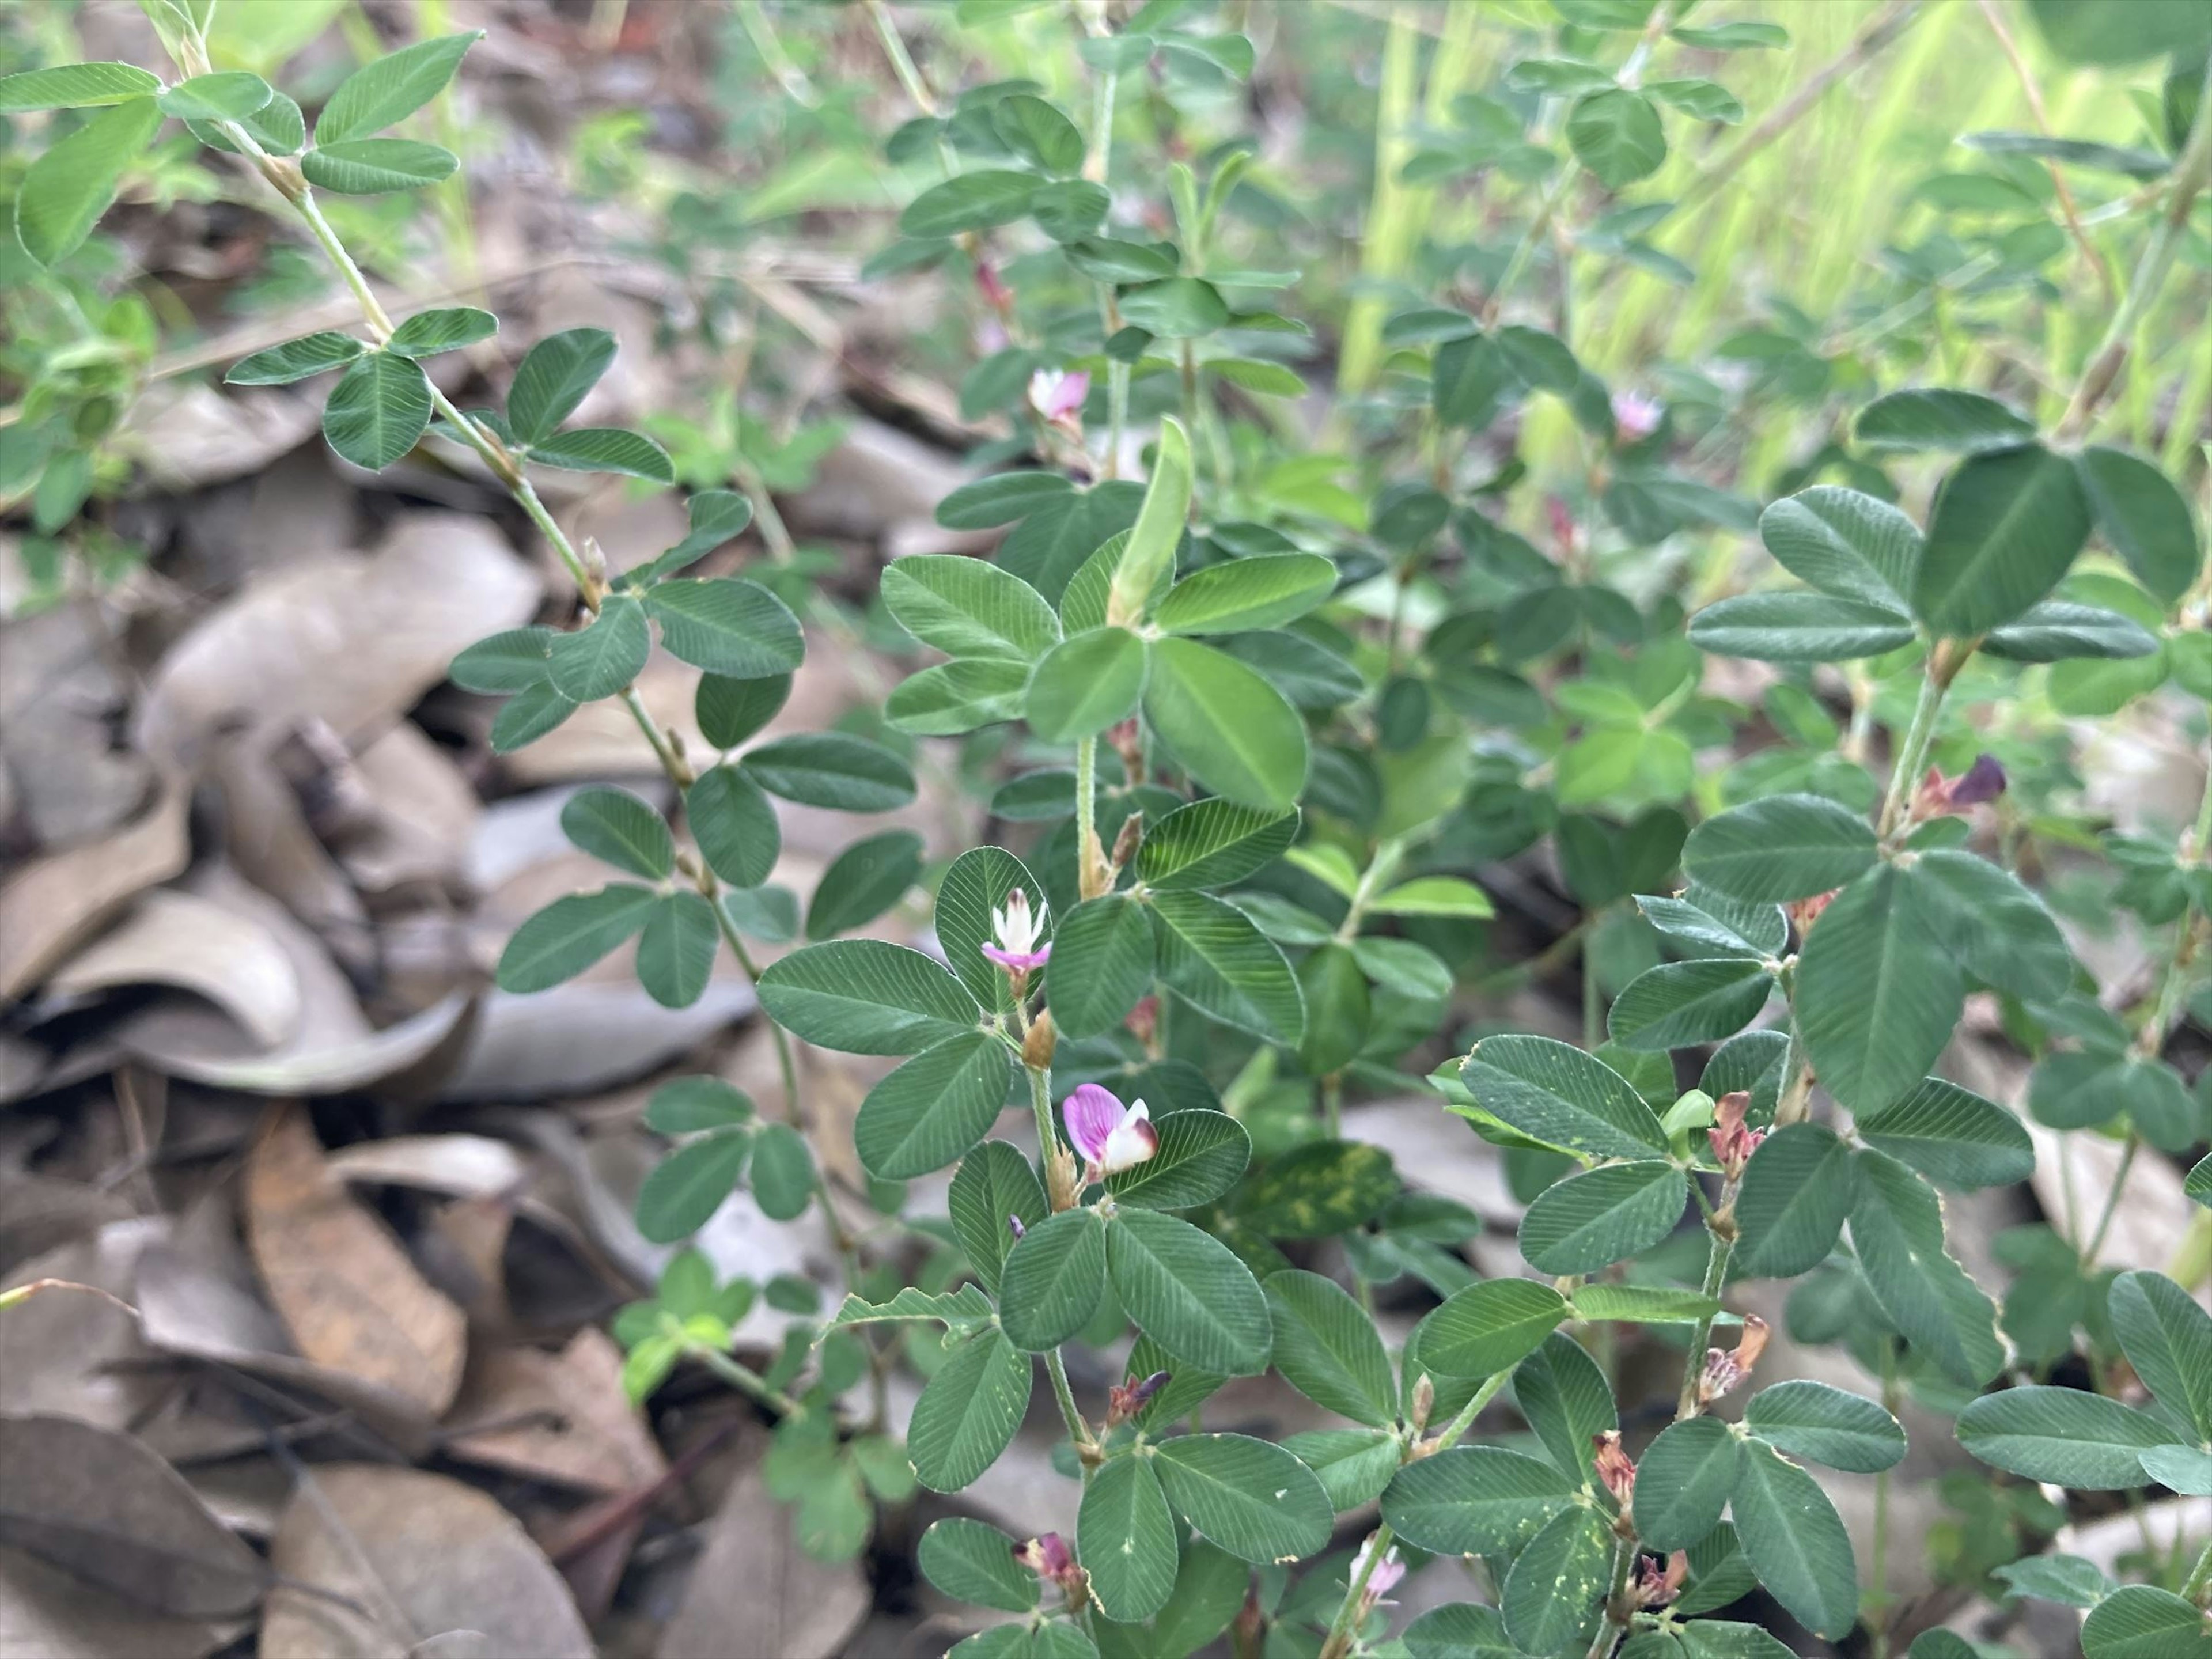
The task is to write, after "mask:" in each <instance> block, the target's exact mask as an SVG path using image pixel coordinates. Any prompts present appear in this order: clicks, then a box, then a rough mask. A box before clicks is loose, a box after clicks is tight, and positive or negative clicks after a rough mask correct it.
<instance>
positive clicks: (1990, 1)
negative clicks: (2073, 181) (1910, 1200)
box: [1980, 0, 2119, 305]
mask: <svg viewBox="0 0 2212 1659" xmlns="http://www.w3.org/2000/svg"><path fill="white" fill-rule="evenodd" d="M1980 3H1981V9H1982V19H1983V21H1984V22H1986V23H1987V24H1988V25H1989V26H1990V33H1991V34H1994V35H1995V36H1996V39H1997V45H1998V46H1999V47H2000V48H2002V51H2003V52H2004V55H2005V61H2006V62H2007V63H2008V64H2011V65H2012V72H2013V77H2014V78H2015V80H2017V81H2018V82H2020V89H2021V92H2022V93H2024V94H2027V112H2028V113H2029V114H2030V115H2032V116H2033V117H2034V118H2035V130H2036V131H2038V132H2039V133H2041V134H2042V135H2043V136H2044V137H2046V138H2048V137H2050V136H2051V117H2050V115H2049V114H2048V113H2047V112H2045V109H2044V107H2043V89H2042V88H2040V87H2039V86H2037V85H2036V84H2035V74H2034V71H2033V70H2030V69H2029V68H2028V66H2027V58H2023V57H2021V54H2020V44H2019V42H2017V41H2016V40H2014V39H2013V38H2012V30H2011V29H2010V28H2009V27H2007V26H2006V24H2005V20H2004V14H2003V13H2002V11H1999V10H1998V9H1997V6H1996V0H1980ZM2043 165H2044V167H2045V168H2046V169H2047V170H2048V171H2049V173H2050V174H2051V189H2052V191H2054V192H2055V193H2056V194H2057V197H2058V212H2059V216H2060V217H2062V218H2063V219H2064V220H2065V221H2066V230H2067V234H2069V235H2070V236H2072V237H2073V239H2074V245H2075V246H2076V247H2078V248H2080V249H2081V257H2082V258H2085V259H2087V261H2088V262H2089V269H2090V270H2093V271H2095V272H2096V273H2097V285H2098V287H2100V288H2101V289H2104V291H2105V303H2106V304H2107V305H2110V304H2111V303H2112V301H2114V300H2116V299H2117V298H2118V296H2119V285H2118V283H2115V282H2114V281H2113V280H2112V266H2111V264H2108V263H2107V262H2106V258H2105V256H2104V255H2103V254H2102V253H2100V252H2098V250H2097V245H2096V244H2095V243H2093V242H2092V241H2091V240H2089V233H2088V232H2087V231H2086V230H2084V229H2083V228H2081V209H2080V208H2079V207H2078V206H2076V205H2075V201H2074V192H2073V191H2072V190H2071V189H2070V188H2069V187H2068V185H2067V183H2066V173H2065V170H2064V169H2063V168H2062V167H2060V166H2059V165H2058V161H2057V158H2056V157H2055V156H2045V158H2044V162H2043Z"/></svg>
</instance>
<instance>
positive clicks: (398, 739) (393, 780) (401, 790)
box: [342, 720, 479, 893]
mask: <svg viewBox="0 0 2212 1659" xmlns="http://www.w3.org/2000/svg"><path fill="white" fill-rule="evenodd" d="M355 758H356V764H357V765H358V767H359V769H360V775H361V779H362V782H363V783H364V784H365V785H366V786H367V787H368V792H369V794H370V797H371V799H374V802H375V805H376V808H377V815H376V816H377V821H376V823H375V825H374V828H372V829H370V830H369V831H368V834H366V835H364V836H362V837H360V838H359V840H358V841H356V842H351V843H349V844H348V845H347V847H346V848H344V851H343V855H342V856H343V860H344V862H345V866H346V868H347V870H349V872H351V873H352V875H353V878H354V879H355V880H356V881H357V882H359V883H360V884H361V885H362V887H363V888H364V889H366V890H368V891H370V892H373V893H380V892H386V891H389V890H392V888H395V887H398V886H401V885H404V884H406V883H409V882H416V881H421V882H432V883H436V884H441V885H443V884H448V883H450V882H452V881H453V879H454V878H455V877H456V876H457V875H458V874H459V865H460V860H461V856H462V854H463V852H464V850H465V848H467V847H468V845H469V842H471V840H472V839H473V838H474V836H475V835H476V830H477V815H478V811H479V809H478V806H477V794H476V791H475V790H474V789H473V788H471V787H470V784H469V781H468V779H467V778H465V777H464V776H463V775H461V769H460V768H459V767H458V766H456V765H454V764H453V760H452V758H451V757H450V756H448V755H447V751H446V750H443V749H441V748H440V747H439V746H438V745H437V744H435V743H433V742H431V741H430V739H429V738H428V737H426V736H424V735H423V732H422V727H421V726H416V724H415V723H414V722H413V721H411V720H401V721H400V722H399V723H398V725H396V726H393V727H392V729H391V730H390V731H388V732H385V733H384V735H383V736H382V737H380V738H377V739H376V741H375V742H374V743H372V744H369V745H368V747H367V748H366V749H364V750H362V751H361V753H360V754H359V755H358V756H356V757H355Z"/></svg>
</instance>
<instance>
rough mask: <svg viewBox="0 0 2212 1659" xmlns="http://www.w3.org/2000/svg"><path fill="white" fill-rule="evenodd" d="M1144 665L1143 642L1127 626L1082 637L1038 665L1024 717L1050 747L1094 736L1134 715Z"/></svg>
mask: <svg viewBox="0 0 2212 1659" xmlns="http://www.w3.org/2000/svg"><path fill="white" fill-rule="evenodd" d="M1145 679H1146V651H1145V642H1144V641H1142V640H1140V639H1139V638H1138V637H1137V636H1136V635H1134V634H1132V633H1131V632H1130V631H1129V630H1128V629H1126V628H1099V629H1092V630H1091V632H1090V633H1087V634H1078V635H1075V637H1074V638H1073V639H1071V640H1066V641H1062V642H1061V643H1060V644H1059V645H1056V646H1054V647H1052V649H1051V650H1050V651H1048V653H1046V654H1045V657H1044V659H1043V660H1042V662H1040V663H1038V664H1037V665H1036V673H1035V674H1034V675H1032V676H1031V677H1030V683H1029V692H1028V695H1027V696H1026V697H1025V699H1024V702H1023V704H1022V714H1023V717H1024V719H1026V720H1028V721H1029V723H1030V730H1031V731H1033V732H1036V735H1037V736H1038V737H1039V738H1042V740H1043V741H1044V742H1046V743H1068V742H1072V741H1073V740H1074V739H1076V738H1088V737H1094V736H1096V735H1097V733H1099V732H1103V731H1104V730H1105V729H1106V728H1107V727H1108V726H1112V725H1113V724H1115V722H1116V721H1118V720H1127V718H1128V717H1129V716H1130V715H1131V714H1134V713H1135V712H1136V710H1137V705H1138V703H1139V701H1140V700H1141V699H1142V698H1143V696H1144V695H1145Z"/></svg>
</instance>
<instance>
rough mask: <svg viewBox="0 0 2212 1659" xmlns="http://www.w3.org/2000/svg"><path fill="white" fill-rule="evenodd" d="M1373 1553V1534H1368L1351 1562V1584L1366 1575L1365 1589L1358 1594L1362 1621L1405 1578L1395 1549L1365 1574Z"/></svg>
mask: <svg viewBox="0 0 2212 1659" xmlns="http://www.w3.org/2000/svg"><path fill="white" fill-rule="evenodd" d="M1374 1553H1375V1534H1373V1533H1371V1532H1370V1533H1369V1534H1367V1541H1366V1542H1365V1543H1364V1544H1362V1545H1361V1546H1360V1547H1359V1553H1358V1555H1356V1556H1354V1557H1353V1558H1352V1583H1355V1584H1356V1583H1358V1582H1359V1576H1360V1575H1361V1574H1362V1573H1367V1587H1366V1588H1365V1589H1363V1590H1362V1591H1360V1593H1359V1606H1360V1616H1361V1617H1362V1618H1363V1619H1364V1618H1365V1617H1366V1615H1367V1614H1368V1613H1372V1612H1374V1610H1375V1609H1376V1607H1379V1606H1381V1605H1382V1602H1383V1597H1384V1596H1386V1595H1389V1593H1390V1592H1391V1591H1392V1590H1394V1589H1397V1587H1398V1581H1399V1580H1400V1579H1401V1578H1403V1577H1405V1576H1406V1564H1405V1563H1404V1562H1403V1561H1401V1560H1400V1559H1398V1552H1397V1550H1396V1548H1395V1547H1392V1548H1391V1549H1390V1550H1389V1552H1388V1553H1385V1554H1384V1556H1383V1559H1381V1560H1380V1561H1377V1562H1376V1564H1375V1571H1373V1572H1371V1573H1370V1572H1367V1562H1368V1559H1369V1558H1370V1556H1372V1555H1373V1554H1374Z"/></svg>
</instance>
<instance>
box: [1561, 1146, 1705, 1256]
mask: <svg viewBox="0 0 2212 1659" xmlns="http://www.w3.org/2000/svg"><path fill="white" fill-rule="evenodd" d="M1689 1201H1690V1191H1689V1180H1688V1177H1687V1176H1685V1175H1684V1174H1683V1173H1682V1171H1681V1170H1679V1169H1677V1168H1675V1167H1674V1165H1673V1164H1662V1163H1641V1164H1602V1165H1601V1166H1600V1167H1599V1168H1597V1169H1595V1170H1587V1171H1585V1172H1584V1173H1583V1174H1581V1175H1577V1176H1569V1177H1568V1178H1567V1179H1566V1180H1565V1181H1562V1182H1557V1183H1555V1184H1553V1185H1552V1186H1550V1187H1547V1188H1545V1189H1544V1190H1543V1191H1542V1192H1541V1193H1539V1194H1537V1195H1536V1201H1535V1202H1534V1203H1533V1204H1531V1205H1530V1206H1528V1213H1527V1214H1526V1215H1524V1216H1523V1217H1522V1219H1521V1254H1522V1255H1523V1256H1524V1257H1526V1258H1527V1259H1528V1265H1529V1266H1530V1267H1534V1268H1535V1269H1536V1271H1537V1272H1539V1273H1551V1274H1553V1275H1554V1276H1557V1275H1559V1274H1564V1273H1601V1272H1603V1271H1604V1270H1605V1269H1606V1268H1607V1267H1611V1266H1613V1263H1614V1262H1616V1261H1627V1260H1628V1259H1629V1258H1630V1257H1631V1256H1633V1255H1640V1254H1641V1253H1642V1252H1644V1251H1645V1250H1648V1249H1650V1248H1651V1247H1652V1246H1653V1245H1654V1244H1656V1243H1658V1242H1659V1241H1660V1240H1661V1239H1662V1238H1664V1237H1667V1235H1668V1234H1669V1233H1671V1232H1673V1231H1674V1225H1675V1224H1676V1223H1677V1222H1679V1221H1680V1220H1681V1218H1682V1210H1683V1206H1686V1204H1688V1202H1689Z"/></svg>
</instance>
